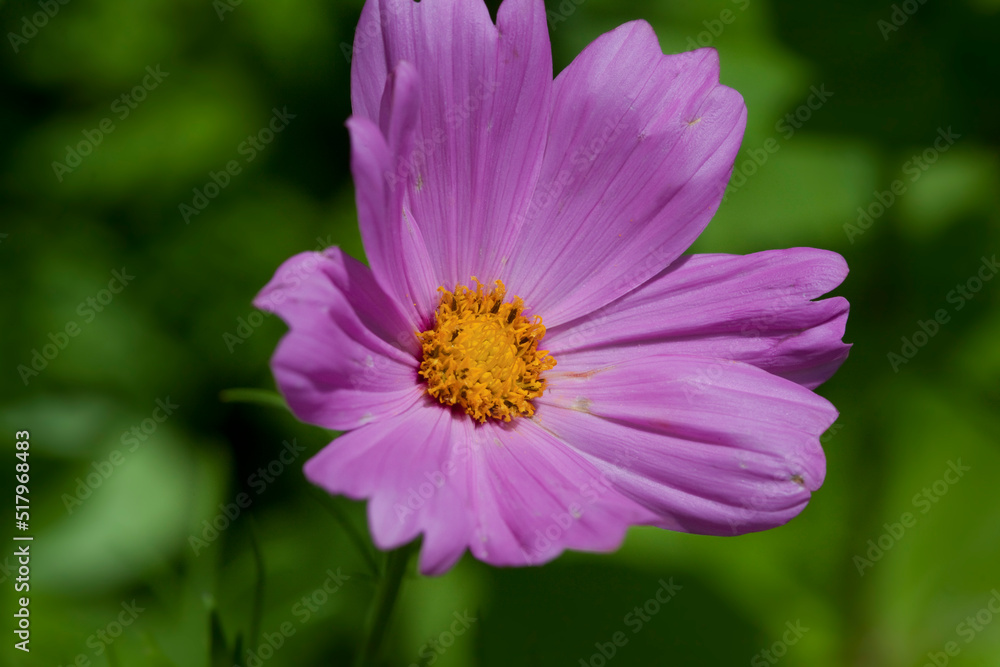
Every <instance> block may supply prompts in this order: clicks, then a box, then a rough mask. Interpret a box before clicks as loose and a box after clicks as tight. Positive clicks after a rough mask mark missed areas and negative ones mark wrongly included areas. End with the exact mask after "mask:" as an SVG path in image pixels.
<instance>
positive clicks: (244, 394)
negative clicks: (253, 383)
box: [219, 389, 288, 410]
mask: <svg viewBox="0 0 1000 667" xmlns="http://www.w3.org/2000/svg"><path fill="white" fill-rule="evenodd" d="M219 399H220V400H221V401H222V402H223V403H255V404H257V405H266V406H269V407H272V408H281V409H282V410H287V409H288V405H287V404H286V403H285V399H284V398H282V397H281V394H279V393H278V392H276V391H268V390H266V389H225V390H223V391H222V392H221V393H220V394H219Z"/></svg>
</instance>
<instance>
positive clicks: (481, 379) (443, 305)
mask: <svg viewBox="0 0 1000 667" xmlns="http://www.w3.org/2000/svg"><path fill="white" fill-rule="evenodd" d="M472 280H474V281H475V283H476V290H475V291H472V290H471V289H469V288H468V287H466V286H465V285H459V286H458V287H456V288H455V291H454V292H449V291H448V290H446V289H445V288H443V287H439V288H438V291H439V292H441V301H440V302H439V304H438V308H437V311H436V312H435V313H434V328H433V329H428V330H427V331H424V332H422V333H420V334H418V337H419V338H420V342H421V343H422V344H423V351H424V353H423V361H421V363H420V376H421V377H423V378H424V379H425V380H427V393H429V394H430V395H431V396H433V397H434V398H436V399H438V400H439V401H441V402H442V403H443V404H445V405H457V406H459V407H460V408H462V409H463V410H465V412H466V413H468V414H469V415H470V416H471V417H472V418H473V419H477V420H479V421H480V422H485V421H486V419H487V418H492V419H500V420H503V421H505V422H509V421H510V420H511V417H518V416H524V417H530V416H531V415H533V414H534V413H535V406H534V405H532V403H531V399H533V398H537V397H539V396H541V395H542V392H544V391H545V379H544V378H542V377H540V374H541V373H542V371H547V370H549V369H550V368H552V367H554V366H555V365H556V360H555V359H553V358H552V357H551V356H549V353H548V352H547V351H545V350H539V349H538V341H540V340H541V339H542V337H544V336H545V327H544V326H543V325H542V318H541V317H539V316H538V315H535V319H534V321H531V320H529V319H528V318H527V317H525V316H524V315H522V314H521V311H522V310H523V309H524V303H523V302H522V301H521V299H520V297H516V296H515V297H514V300H513V302H511V303H504V297H505V296H506V294H507V288H506V287H504V284H503V283H502V282H501V281H499V280H497V281H496V283H495V285H496V286H495V287H494V288H493V289H492V290H490V291H488V292H484V291H483V286H482V285H481V284H480V283H479V280H478V279H476V278H475V277H473V278H472Z"/></svg>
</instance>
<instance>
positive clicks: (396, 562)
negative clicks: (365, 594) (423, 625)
mask: <svg viewBox="0 0 1000 667" xmlns="http://www.w3.org/2000/svg"><path fill="white" fill-rule="evenodd" d="M415 548H416V543H415V542H412V543H410V544H407V545H405V546H402V547H400V548H398V549H395V550H393V551H390V552H389V553H388V555H387V556H386V564H385V571H384V572H383V573H382V578H381V579H379V582H378V586H377V587H376V589H375V600H374V601H373V602H372V609H371V615H370V616H369V618H368V633H367V639H366V640H365V644H364V647H363V648H362V650H361V652H360V653H359V654H358V660H357V662H356V663H355V664H356V666H357V667H376V665H377V664H378V663H377V662H376V660H377V659H378V654H379V650H380V649H381V648H382V639H383V638H384V637H385V631H386V629H388V627H389V619H390V617H391V616H392V610H393V607H395V605H396V599H397V598H398V597H399V589H400V586H401V585H402V583H403V575H405V574H406V565H407V563H408V562H409V560H410V554H411V553H413V551H414V549H415Z"/></svg>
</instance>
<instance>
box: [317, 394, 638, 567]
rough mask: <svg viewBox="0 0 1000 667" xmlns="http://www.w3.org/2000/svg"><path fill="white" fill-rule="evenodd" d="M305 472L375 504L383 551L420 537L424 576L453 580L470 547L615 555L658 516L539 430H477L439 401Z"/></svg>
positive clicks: (520, 425) (489, 556) (496, 561)
mask: <svg viewBox="0 0 1000 667" xmlns="http://www.w3.org/2000/svg"><path fill="white" fill-rule="evenodd" d="M305 472H306V477H307V478H308V479H309V480H310V481H311V482H313V483H314V484H317V485H319V486H321V487H322V488H324V489H326V490H327V491H329V492H330V493H342V494H346V495H348V496H351V497H353V498H368V499H369V500H370V502H369V505H368V516H369V520H370V523H371V531H372V536H373V537H374V540H375V543H376V544H377V545H378V546H379V548H381V549H391V548H394V547H397V546H399V545H401V544H404V543H406V542H409V541H410V540H412V539H414V538H415V537H416V536H417V535H418V534H420V533H423V535H424V539H423V547H422V550H421V556H420V569H421V571H422V572H424V573H425V574H439V573H441V572H444V571H446V570H447V569H448V568H450V567H451V566H452V565H453V564H454V563H455V562H456V561H457V560H458V559H459V558H460V557H461V555H462V553H463V552H464V551H465V549H466V548H469V549H470V550H471V551H472V553H473V554H474V555H475V556H476V557H477V558H479V559H480V560H482V561H484V562H487V563H490V564H493V565H532V564H540V563H544V562H547V561H549V560H552V559H553V558H555V557H556V556H558V555H559V554H560V553H561V552H562V551H563V550H564V549H567V548H573V549H583V550H592V551H610V550H612V549H615V548H617V547H618V546H619V545H620V544H621V541H622V539H623V538H624V535H625V530H626V529H627V527H628V526H629V525H631V524H634V523H639V522H644V521H652V520H653V519H654V518H655V517H654V515H653V514H652V513H650V512H648V511H647V510H644V509H643V508H641V507H640V506H639V505H637V504H636V503H635V502H633V501H631V500H629V499H627V498H625V497H623V496H622V495H621V494H619V493H618V492H617V491H615V490H614V489H613V488H611V487H610V485H609V483H608V482H607V481H606V480H604V479H603V478H602V476H601V474H600V472H599V471H598V470H597V468H596V467H595V466H594V465H592V464H591V463H589V462H587V461H586V460H585V459H584V457H583V456H580V455H579V454H577V453H576V452H574V451H573V450H572V449H570V448H569V447H567V446H566V445H565V444H563V443H561V442H559V441H557V440H555V439H554V438H553V437H552V436H550V435H549V434H547V433H545V431H543V430H541V429H539V428H538V427H537V426H535V425H534V424H533V423H532V422H531V421H529V420H521V421H518V422H517V425H516V427H514V428H512V427H504V426H500V425H498V424H494V423H488V424H485V425H482V426H478V425H476V424H475V422H473V421H472V420H470V419H469V418H468V417H467V416H466V415H464V414H460V413H456V412H453V411H450V410H447V409H445V408H443V407H442V406H441V405H439V404H437V403H434V402H433V401H431V400H425V401H423V402H421V403H420V404H418V405H415V406H413V407H412V408H411V409H410V410H408V411H407V412H406V413H403V414H399V415H396V416H394V417H391V418H389V419H385V420H381V421H378V422H376V423H373V424H371V425H370V426H366V427H364V428H360V429H357V430H355V431H352V432H350V433H346V434H344V435H342V436H341V437H340V438H338V439H337V440H335V441H334V442H333V443H331V444H330V445H328V446H327V447H326V448H325V449H323V450H322V451H321V452H320V453H319V454H317V455H316V456H315V457H314V458H313V459H311V460H310V461H309V462H307V463H306V468H305Z"/></svg>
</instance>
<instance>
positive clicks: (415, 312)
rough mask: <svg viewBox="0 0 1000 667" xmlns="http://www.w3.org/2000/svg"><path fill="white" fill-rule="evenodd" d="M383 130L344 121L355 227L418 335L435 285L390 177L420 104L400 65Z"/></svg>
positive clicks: (409, 141) (388, 92)
mask: <svg viewBox="0 0 1000 667" xmlns="http://www.w3.org/2000/svg"><path fill="white" fill-rule="evenodd" d="M383 103H384V106H385V108H386V112H385V114H386V116H387V117H388V120H387V121H386V123H385V127H384V134H383V130H382V129H379V127H378V126H377V125H375V123H373V122H372V121H371V120H369V119H367V118H364V117H357V116H355V117H352V118H350V119H349V120H348V121H347V129H348V130H349V132H350V134H351V172H352V174H353V176H354V186H355V189H356V191H357V203H358V224H359V226H360V229H361V237H362V240H363V241H364V244H365V253H366V255H367V256H368V262H369V264H370V265H371V267H372V272H373V273H374V275H375V279H376V280H377V281H378V283H379V284H380V285H381V286H382V289H383V290H384V291H385V292H386V293H388V294H390V295H391V296H392V297H394V299H395V300H396V302H397V303H399V304H401V305H403V306H404V314H405V315H406V317H407V320H408V322H409V324H410V327H411V328H412V329H414V330H416V331H422V330H423V329H424V328H425V327H426V325H427V323H428V319H429V318H430V316H431V314H432V313H433V312H434V308H435V306H436V305H437V298H438V297H437V287H438V284H439V283H438V282H437V280H436V278H435V276H434V269H433V268H432V266H431V263H430V258H429V256H428V254H427V248H426V246H425V245H424V239H423V237H422V236H421V234H420V228H419V226H418V225H416V224H415V221H414V220H413V219H412V215H409V214H408V213H407V212H406V211H404V210H403V197H404V194H405V193H404V188H403V187H402V184H400V183H398V182H397V181H396V180H395V179H394V178H392V170H393V165H394V164H395V156H396V155H399V154H402V153H406V152H408V151H409V150H410V147H411V146H412V145H413V125H414V123H415V120H416V114H417V107H418V104H419V92H418V82H417V74H416V72H415V71H414V69H413V68H412V67H411V66H409V65H408V64H407V63H401V64H400V65H399V66H398V67H397V68H396V70H395V71H394V73H393V76H392V77H390V78H389V79H388V80H387V81H386V85H385V91H384V102H383Z"/></svg>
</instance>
